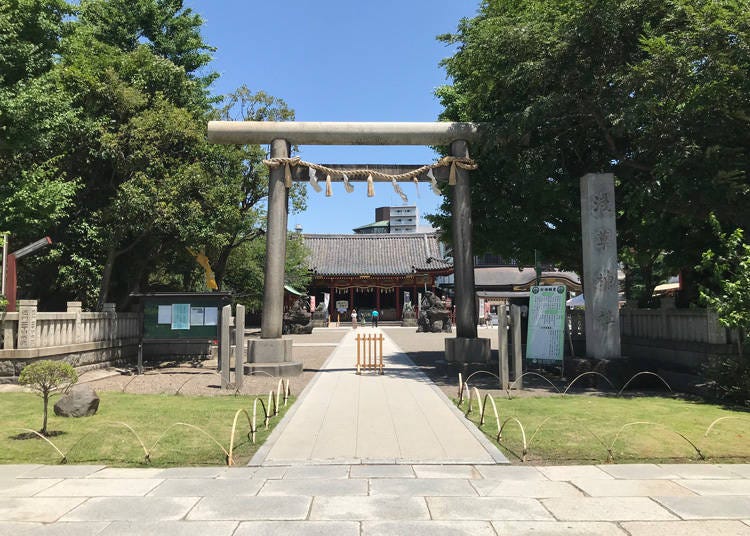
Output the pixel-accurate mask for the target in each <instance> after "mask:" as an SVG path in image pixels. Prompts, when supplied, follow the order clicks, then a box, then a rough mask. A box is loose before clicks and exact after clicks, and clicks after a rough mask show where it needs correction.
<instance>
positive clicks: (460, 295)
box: [445, 140, 492, 364]
mask: <svg viewBox="0 0 750 536" xmlns="http://www.w3.org/2000/svg"><path fill="white" fill-rule="evenodd" d="M451 156H456V157H459V158H460V157H468V156H469V146H468V144H467V143H466V141H464V140H455V141H453V142H452V143H451ZM451 194H452V197H451V203H452V207H451V209H452V212H453V270H454V274H453V280H454V288H455V292H456V296H455V303H456V338H454V339H450V338H449V339H445V360H446V361H447V362H449V363H453V362H455V363H460V364H463V363H466V362H470V361H474V362H479V363H489V361H490V356H491V354H492V351H491V347H490V339H486V338H482V339H480V338H478V337H477V308H476V305H475V291H474V253H473V251H472V247H471V183H470V181H469V172H468V171H467V170H465V169H461V168H457V169H456V185H455V186H454V187H453V191H452V192H451Z"/></svg>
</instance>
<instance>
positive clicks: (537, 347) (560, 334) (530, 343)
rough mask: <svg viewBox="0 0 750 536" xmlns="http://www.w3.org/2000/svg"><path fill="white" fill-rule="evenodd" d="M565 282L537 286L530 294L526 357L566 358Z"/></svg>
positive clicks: (540, 360) (552, 360)
mask: <svg viewBox="0 0 750 536" xmlns="http://www.w3.org/2000/svg"><path fill="white" fill-rule="evenodd" d="M565 297H566V296H565V286H563V285H550V286H533V287H531V295H530V298H529V330H528V337H527V344H526V359H528V360H531V361H535V362H538V363H558V362H560V361H562V360H563V349H564V346H563V345H564V342H565Z"/></svg>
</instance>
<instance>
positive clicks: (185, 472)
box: [154, 467, 226, 478]
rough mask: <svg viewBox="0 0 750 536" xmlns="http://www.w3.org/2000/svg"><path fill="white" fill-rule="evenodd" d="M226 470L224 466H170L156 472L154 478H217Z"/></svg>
mask: <svg viewBox="0 0 750 536" xmlns="http://www.w3.org/2000/svg"><path fill="white" fill-rule="evenodd" d="M225 471H226V469H225V468H224V467H170V468H169V469H162V470H161V471H160V472H158V473H156V475H154V478H217V477H218V476H219V475H221V474H223V473H224V472H225Z"/></svg>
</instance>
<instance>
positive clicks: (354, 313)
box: [352, 309, 357, 329]
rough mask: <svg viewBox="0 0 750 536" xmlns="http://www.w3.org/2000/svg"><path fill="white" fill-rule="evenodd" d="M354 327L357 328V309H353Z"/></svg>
mask: <svg viewBox="0 0 750 536" xmlns="http://www.w3.org/2000/svg"><path fill="white" fill-rule="evenodd" d="M352 329H357V310H356V309H352Z"/></svg>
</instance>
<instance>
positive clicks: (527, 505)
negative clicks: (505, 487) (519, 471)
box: [427, 497, 554, 521]
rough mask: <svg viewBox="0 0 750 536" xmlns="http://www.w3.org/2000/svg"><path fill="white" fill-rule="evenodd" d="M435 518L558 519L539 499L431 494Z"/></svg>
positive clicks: (429, 501)
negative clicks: (433, 495)
mask: <svg viewBox="0 0 750 536" xmlns="http://www.w3.org/2000/svg"><path fill="white" fill-rule="evenodd" d="M427 504H428V505H429V507H430V513H431V515H432V518H433V519H445V520H447V519H454V520H459V519H466V520H477V521H479V520H486V521H492V520H509V519H514V520H528V521H543V520H550V521H552V520H554V518H553V517H552V515H550V513H549V512H548V511H547V510H546V509H545V508H544V507H543V506H542V505H541V504H540V502H539V501H537V500H535V499H523V498H516V497H427Z"/></svg>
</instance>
